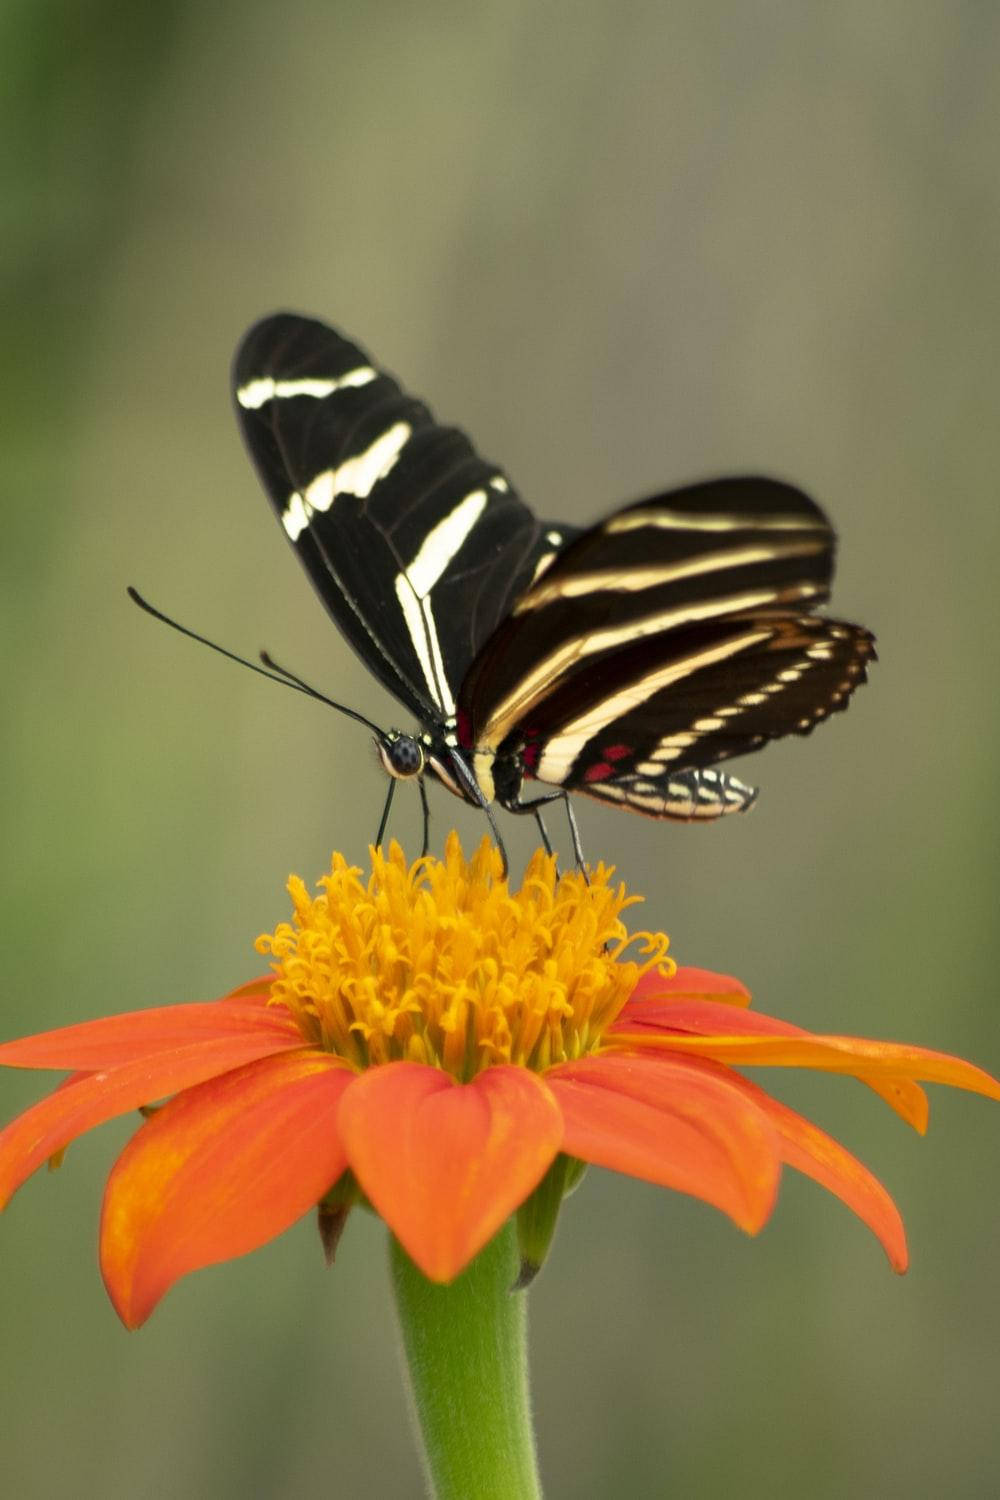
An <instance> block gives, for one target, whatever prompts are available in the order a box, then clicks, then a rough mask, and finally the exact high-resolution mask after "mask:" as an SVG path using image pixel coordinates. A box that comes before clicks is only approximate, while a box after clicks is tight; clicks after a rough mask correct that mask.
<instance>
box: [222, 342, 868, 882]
mask: <svg viewBox="0 0 1000 1500" xmlns="http://www.w3.org/2000/svg"><path fill="white" fill-rule="evenodd" d="M232 385H233V395H234V401H235V407H236V412H237V416H238V420H239V424H240V428H241V430H242V434H243V438H244V440H245V443H246V446H247V449H248V451H249V454H250V457H251V459H252V461H253V463H254V466H255V467H256V469H257V472H258V474H259V476H260V479H261V481H262V483H263V486H264V489H265V490H266V491H267V494H268V496H269V497H270V500H271V503H272V505H273V506H274V509H275V512H276V514H277V516H278V519H279V521H280V523H281V526H282V529H283V530H284V532H285V535H286V537H287V538H288V540H289V542H290V543H291V545H292V547H293V548H294V550H295V552H296V553H297V555H298V557H299V560H300V561H301V563H302V564H303V566H304V567H305V569H306V572H307V573H308V574H309V577H310V579H311V580H312V583H313V587H314V588H315V589H316V592H317V593H318V594H319V597H320V599H321V600H322V602H323V604H324V605H325V606H326V609H327V610H328V612H329V613H330V615H331V616H332V617H333V619H334V621H335V622H336V624H337V625H338V626H339V627H340V629H341V631H342V632H343V634H344V635H345V636H346V637H347V639H348V641H349V642H350V643H351V645H352V646H353V647H354V648H355V650H356V651H357V652H358V654H359V655H360V657H361V659H362V660H363V661H364V663H365V665H366V666H367V667H368V669H369V671H370V672H372V673H373V675H374V676H375V677H377V678H378V680H379V681H380V682H381V683H382V684H383V685H384V686H385V687H386V688H388V690H389V691H390V692H391V693H392V694H394V696H395V697H396V698H397V699H398V700H399V702H400V703H401V704H403V705H404V707H405V708H406V709H407V710H408V711H409V713H410V714H411V715H412V716H413V718H414V719H415V720H416V721H417V725H418V726H419V727H418V728H417V729H416V731H415V732H406V731H401V730H396V729H392V730H382V729H380V728H379V727H378V726H377V725H374V724H371V722H370V721H369V720H367V719H365V718H364V716H363V715H360V714H357V713H354V714H353V716H354V717H355V718H359V719H361V720H362V722H364V723H366V724H369V727H371V728H372V730H373V731H374V733H375V737H376V743H377V746H378V751H379V755H380V757H381V761H382V764H383V766H384V767H385V770H386V771H387V772H388V774H389V777H390V778H391V780H390V784H389V796H388V798H387V802H386V807H385V812H384V814H383V819H382V825H381V827H380V830H379V839H381V836H382V833H383V832H384V829H385V825H386V819H387V817H388V811H389V804H390V802H391V797H392V791H393V789H394V787H395V784H396V782H397V781H402V780H413V779H415V780H416V781H417V782H418V783H419V786H420V791H421V797H422V801H423V808H424V832H425V847H426V835H427V798H426V792H425V778H426V777H427V776H430V777H433V778H434V779H436V780H437V781H439V782H441V783H442V784H443V785H444V786H445V787H447V788H448V790H449V791H451V792H453V793H454V794H455V795H456V796H458V797H461V798H462V799H463V800H465V801H466V802H468V803H471V804H473V805H475V806H478V807H481V808H484V809H485V810H486V811H487V813H488V815H489V816H490V820H491V823H492V826H493V830H494V833H495V835H496V837H497V839H498V842H500V843H501V847H502V840H501V839H500V836H499V832H498V830H497V826H496V822H495V819H494V818H493V814H492V811H491V809H492V804H494V803H498V804H499V805H500V806H501V807H503V808H505V809H507V810H508V811H510V812H514V813H523V812H534V813H536V815H537V814H538V809H539V808H540V807H541V806H543V805H544V804H545V803H547V802H549V801H552V800H553V799H555V798H566V794H567V793H569V792H584V793H586V794H587V796H589V797H593V798H596V799H597V800H598V801H601V802H604V803H610V804H612V805H614V806H617V807H624V808H629V809H631V810H633V811H636V812H640V813H644V814H646V815H648V816H651V817H655V818H677V819H682V820H707V819H712V818H716V817H719V816H721V815H723V814H727V813H731V812H739V811H743V810H745V809H746V808H748V807H749V806H750V805H751V804H752V802H753V801H754V799H755V797H756V795H757V793H756V789H755V788H753V787H750V786H747V785H745V784H744V783H743V782H742V781H740V780H738V779H737V778H736V777H735V776H733V775H730V774H728V773H726V772H723V771H719V770H717V769H715V767H716V765H717V763H718V762H720V761H724V760H727V759H728V758H729V757H731V756H736V755H743V754H745V753H746V752H747V751H751V750H756V749H757V748H758V747H759V746H761V745H763V744H764V743H765V742H766V741H768V740H772V739H777V738H779V737H780V736H782V735H786V734H808V733H809V732H810V730H812V729H813V728H814V727H815V725H816V724H817V723H819V722H820V721H821V720H822V719H824V718H826V717H827V716H828V715H829V714H830V713H832V712H834V711H836V710H839V709H843V708H845V707H846V706H847V702H848V699H849V698H850V696H851V694H852V693H853V691H854V689H855V688H856V687H857V686H858V684H859V683H861V682H863V681H864V680H865V675H866V667H867V663H868V661H869V660H870V659H871V658H872V657H873V656H874V638H873V636H872V635H871V633H870V632H869V631H867V630H865V629H864V628H863V627H861V626H859V625H851V624H848V623H846V622H844V621H839V620H831V619H828V618H826V617H825V616H823V615H821V614H819V613H817V610H818V607H819V606H820V605H822V604H823V603H824V601H825V600H826V599H827V597H828V595H829V590H830V582H831V577H832V573H833V561H834V549H835V535H834V532H833V529H832V527H831V525H830V522H829V521H828V520H827V518H826V516H825V514H824V513H823V511H822V510H821V509H820V507H819V506H818V505H817V504H816V503H815V501H813V500H811V499H810V498H809V497H808V496H807V495H805V494H803V493H802V491H801V490H799V489H796V488H794V487H793V486H792V485H789V484H785V483H782V482H780V481H778V480H774V479H767V478H761V477H757V476H753V475H750V476H746V475H738V476H734V477H729V478H720V479H711V480H708V481H705V482H702V483H698V484H692V485H688V486H685V487H683V488H680V489H674V490H669V491H666V492H665V493H663V494H660V495H656V496H654V497H652V498H651V499H646V500H640V501H638V502H635V503H633V504H630V505H626V506H625V507H624V508H623V509H620V510H617V511H614V512H612V514H611V515H609V516H606V517H605V518H604V519H603V520H601V521H598V522H597V524H596V525H594V526H591V527H587V528H585V529H580V528H578V527H575V526H570V525H567V524H566V523H564V522H549V521H540V520H538V519H537V517H536V516H535V514H534V513H533V511H532V510H531V509H530V508H529V507H528V505H527V504H526V503H525V502H524V501H523V500H522V499H521V497H520V495H519V494H518V492H517V490H516V489H515V488H514V486H513V485H512V483H511V482H510V480H509V479H508V477H507V475H506V474H505V473H504V472H503V470H502V469H499V468H498V467H497V466H496V465H495V464H493V463H490V462H488V461H486V460H485V459H482V458H480V457H479V455H478V454H477V453H476V451H475V449H474V448H473V447H472V444H471V443H470V442H469V439H468V438H467V437H466V436H465V434H464V433H463V432H461V431H459V430H458V429H457V428H454V427H446V426H442V425H441V424H440V423H438V422H437V421H436V420H435V419H434V417H433V416H432V414H431V412H430V411H429V410H428V408H427V407H426V406H425V405H424V403H423V402H422V401H420V400H418V399H417V398H415V397H413V396H410V395H408V394H407V393H406V392H405V391H404V390H403V389H402V388H401V386H400V385H399V384H398V382H397V381H396V380H395V379H394V378H393V377H392V376H391V375H389V374H387V373H386V372H385V371H384V370H382V369H381V368H380V367H379V366H378V365H376V364H375V363H374V362H373V361H372V360H371V359H370V357H369V356H368V354H366V353H365V352H364V350H363V349H361V348H360V347H359V346H358V345H357V344H354V343H352V342H351V341H350V340H349V339H346V338H344V337H343V336H342V335H341V334H340V333H338V332H336V331H335V330H334V329H333V328H330V327H328V326H327V325H326V324H324V323H321V322H317V321H315V320H314V319H311V318H306V317H301V316H298V315H296V314H293V313H277V314H275V315H273V316H271V317H267V318H264V319H263V320H262V321H260V322H258V323H256V324H255V325H254V326H253V327H252V328H251V329H250V330H249V332H248V333H247V334H246V336H245V337H244V338H243V340H242V342H241V343H240V346H239V348H238V350H237V353H236V357H235V360H234V363H233V375H232ZM271 665H273V663H272V664H271ZM286 675H288V676H291V674H286ZM336 706H338V707H342V705H336ZM347 711H348V712H353V711H351V710H347ZM532 783H534V784H537V787H538V788H540V791H538V792H537V793H536V794H534V795H532V787H531V785H530V784H532ZM567 807H569V803H568V801H567ZM540 826H541V827H542V831H543V837H545V841H546V846H547V847H548V840H547V836H545V834H544V825H543V824H541V822H540ZM572 827H573V830H574V845H575V848H576V852H577V857H578V859H579V858H580V853H579V840H578V835H577V834H576V830H575V823H573V824H572Z"/></svg>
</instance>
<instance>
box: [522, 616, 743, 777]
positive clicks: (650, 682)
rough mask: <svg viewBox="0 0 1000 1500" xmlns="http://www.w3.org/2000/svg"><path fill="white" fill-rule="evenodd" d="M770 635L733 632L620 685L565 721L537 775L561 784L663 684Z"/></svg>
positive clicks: (721, 659)
mask: <svg viewBox="0 0 1000 1500" xmlns="http://www.w3.org/2000/svg"><path fill="white" fill-rule="evenodd" d="M770 635H771V631H770V630H748V631H745V632H744V634H742V635H737V636H732V637H731V638H730V639H729V640H728V641H722V642H720V644H719V645H717V646H712V647H711V648H710V649H709V650H707V651H699V652H698V654H697V655H696V656H685V657H683V658H682V659H681V660H680V661H672V662H669V663H668V664H667V665H666V666H663V667H658V668H657V669H656V671H655V672H647V673H646V675H645V677H640V678H638V679H637V680H636V681H635V682H630V683H629V684H628V685H627V686H626V687H623V688H621V689H619V691H618V692H616V693H611V694H609V696H608V697H607V698H602V699H601V701H600V703H596V704H595V705H594V706H593V707H592V708H589V709H588V710H587V712H586V713H585V714H581V715H580V716H579V718H576V719H573V720H572V721H571V722H570V723H569V724H564V725H563V727H562V729H560V730H559V731H558V732H557V733H556V734H555V735H553V737H552V739H551V740H550V741H549V743H548V744H547V745H546V746H545V749H544V751H543V753H542V756H541V759H540V760H539V762H538V766H537V768H536V770H535V776H536V777H537V778H538V780H539V781H552V782H554V783H555V784H556V785H557V786H558V785H561V784H562V782H564V781H565V780H566V778H567V776H568V775H569V773H570V770H571V769H572V766H573V763H574V762H575V760H576V758H577V756H578V755H579V754H580V751H581V750H582V749H583V747H584V745H586V744H587V742H588V740H590V739H592V738H593V736H594V735H595V734H597V733H598V732H599V731H600V730H601V729H603V728H604V727H605V725H607V724H610V723H612V722H613V721H614V720H616V719H620V718H621V717H622V716H623V715H625V714H627V713H628V712H629V710H630V709H633V708H638V707H639V705H640V704H641V703H645V702H646V701H647V699H649V698H651V697H652V696H653V694H654V693H658V692H659V691H660V690H661V688H665V687H669V686H670V684H671V683H673V682H678V681H679V680H680V679H681V678H682V677H688V676H690V675H691V673H692V672H697V671H699V670H700V669H701V668H702V667H709V666H711V665H712V664H713V662H717V661H725V660H726V658H727V657H729V656H736V655H737V654H738V652H740V651H746V650H748V649H749V647H751V646H756V645H757V644H758V643H759V642H760V641H766V640H767V639H768V637H769V636H770Z"/></svg>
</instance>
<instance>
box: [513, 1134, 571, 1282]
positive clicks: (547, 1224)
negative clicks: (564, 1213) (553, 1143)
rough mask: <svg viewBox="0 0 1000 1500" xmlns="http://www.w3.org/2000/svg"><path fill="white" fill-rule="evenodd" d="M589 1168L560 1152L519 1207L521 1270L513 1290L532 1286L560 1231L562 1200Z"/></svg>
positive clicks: (518, 1227)
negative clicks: (558, 1229) (558, 1230)
mask: <svg viewBox="0 0 1000 1500" xmlns="http://www.w3.org/2000/svg"><path fill="white" fill-rule="evenodd" d="M585 1171H586V1162H582V1161H578V1160H577V1159H576V1157H573V1156H565V1155H564V1154H563V1153H562V1152H560V1153H559V1155H558V1156H557V1157H556V1159H555V1161H554V1162H553V1163H552V1165H551V1167H549V1170H548V1171H547V1172H546V1174H545V1176H544V1177H543V1178H542V1180H541V1182H540V1183H539V1184H538V1186H537V1187H536V1188H535V1191H534V1192H533V1193H532V1194H531V1197H530V1198H526V1199H525V1201H524V1202H523V1203H522V1204H521V1207H520V1208H519V1209H518V1211H517V1248H518V1252H519V1255H520V1270H519V1272H518V1276H517V1280H516V1281H515V1282H514V1285H513V1287H512V1288H511V1290H512V1291H515V1292H520V1291H523V1290H524V1288H525V1287H527V1286H530V1285H531V1283H532V1282H533V1281H534V1279H535V1277H536V1276H537V1275H538V1273H539V1271H540V1270H541V1269H542V1266H543V1265H544V1264H545V1258H546V1256H547V1255H548V1253H549V1247H550V1245H551V1244H552V1239H553V1236H554V1235H555V1232H556V1223H557V1221H558V1218H559V1210H560V1208H561V1207H562V1201H563V1199H564V1198H565V1197H566V1196H567V1194H568V1193H571V1192H572V1191H573V1189H574V1188H575V1187H576V1186H577V1185H578V1183H579V1182H580V1179H581V1177H582V1176H583V1174H584V1172H585Z"/></svg>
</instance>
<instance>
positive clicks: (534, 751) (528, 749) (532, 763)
mask: <svg viewBox="0 0 1000 1500" xmlns="http://www.w3.org/2000/svg"><path fill="white" fill-rule="evenodd" d="M541 753H542V747H541V745H538V744H535V745H525V747H524V749H523V751H522V752H521V760H522V762H523V764H524V769H525V770H526V771H533V770H534V769H535V767H536V766H537V765H538V761H539V757H540V756H541Z"/></svg>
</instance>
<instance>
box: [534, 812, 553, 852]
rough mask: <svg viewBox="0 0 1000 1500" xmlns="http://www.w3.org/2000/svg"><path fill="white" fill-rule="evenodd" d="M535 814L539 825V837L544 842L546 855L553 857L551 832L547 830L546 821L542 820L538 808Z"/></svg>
mask: <svg viewBox="0 0 1000 1500" xmlns="http://www.w3.org/2000/svg"><path fill="white" fill-rule="evenodd" d="M534 812H535V822H536V823H537V824H538V835H539V838H540V839H541V841H542V848H543V849H544V850H545V852H546V854H549V855H551V853H552V840H551V839H550V838H549V830H548V829H547V828H546V826H545V822H544V819H543V818H542V814H541V812H540V811H539V809H538V808H537V807H536V808H535V809H534Z"/></svg>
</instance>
